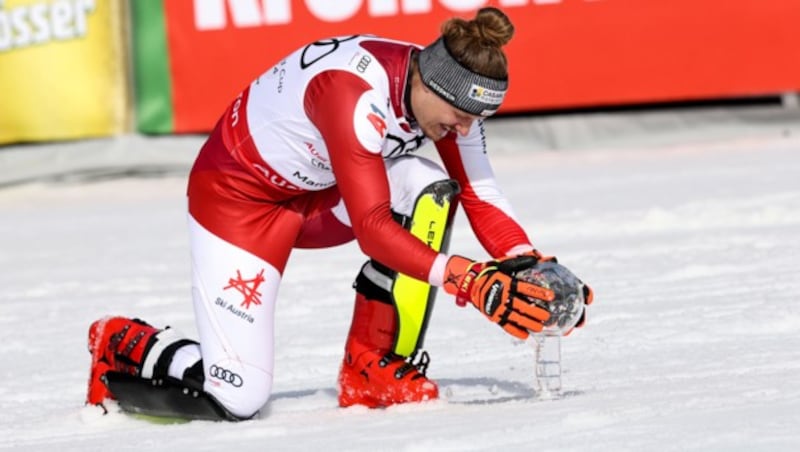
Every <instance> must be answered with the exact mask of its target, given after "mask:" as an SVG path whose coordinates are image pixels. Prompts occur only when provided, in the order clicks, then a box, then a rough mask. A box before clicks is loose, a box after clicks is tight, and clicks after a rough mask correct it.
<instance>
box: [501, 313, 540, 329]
mask: <svg viewBox="0 0 800 452" xmlns="http://www.w3.org/2000/svg"><path fill="white" fill-rule="evenodd" d="M506 322H507V323H511V324H514V325H516V326H517V327H518V328H524V329H528V330H533V331H541V329H542V322H541V321H540V320H538V319H532V318H530V317H528V316H525V315H522V314H520V313H517V312H514V311H511V312H510V313H509V314H508V318H507V320H506Z"/></svg>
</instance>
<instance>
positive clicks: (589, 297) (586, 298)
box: [583, 284, 594, 305]
mask: <svg viewBox="0 0 800 452" xmlns="http://www.w3.org/2000/svg"><path fill="white" fill-rule="evenodd" d="M592 301H594V291H593V290H592V288H591V287H589V286H587V285H586V284H584V285H583V302H584V303H586V304H587V305H590V304H592Z"/></svg>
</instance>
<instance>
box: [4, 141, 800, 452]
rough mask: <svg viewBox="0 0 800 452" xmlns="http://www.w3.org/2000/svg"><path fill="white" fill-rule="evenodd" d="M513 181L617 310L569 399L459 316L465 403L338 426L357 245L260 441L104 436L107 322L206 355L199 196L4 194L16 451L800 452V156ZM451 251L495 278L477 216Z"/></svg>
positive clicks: (528, 220) (727, 154)
mask: <svg viewBox="0 0 800 452" xmlns="http://www.w3.org/2000/svg"><path fill="white" fill-rule="evenodd" d="M198 143H199V141H198ZM490 143H491V142H490ZM494 163H495V170H496V173H497V174H498V175H499V177H500V179H501V180H502V181H503V184H502V185H503V187H504V189H505V190H506V193H507V194H508V196H509V197H510V198H511V200H512V203H513V204H514V205H515V208H516V210H517V213H518V216H519V217H520V220H521V222H522V224H523V225H525V227H526V228H527V230H528V231H529V233H530V235H531V237H532V238H533V239H534V241H535V243H536V245H537V246H538V247H539V248H540V249H541V250H542V251H543V252H545V253H549V254H555V255H557V256H558V257H559V259H560V261H561V263H563V264H565V265H567V266H568V267H570V268H571V269H572V270H573V271H574V272H575V273H576V274H577V275H578V276H580V277H581V278H582V279H584V281H586V282H587V283H589V284H590V285H591V286H592V287H593V288H594V290H595V294H596V302H595V304H593V305H592V306H591V307H590V309H589V321H588V323H587V326H586V327H585V328H583V329H581V330H578V331H576V333H574V334H573V335H571V336H569V337H567V338H565V339H564V340H563V341H562V356H563V357H562V367H563V369H564V375H563V385H564V393H563V397H562V398H560V399H558V400H542V399H540V398H538V397H537V396H536V393H535V392H534V390H533V378H534V362H533V350H532V347H531V344H530V343H523V342H519V341H515V340H514V339H512V338H511V337H510V336H507V335H505V334H504V333H503V332H502V330H500V329H499V328H498V327H496V326H495V325H492V324H490V323H489V322H487V321H486V320H484V319H483V317H482V316H481V315H480V314H479V313H478V312H476V311H475V310H473V309H472V308H464V309H462V308H458V307H456V306H455V305H454V303H453V302H452V299H450V298H449V297H447V296H444V295H440V296H439V299H438V300H437V305H436V309H435V311H434V314H433V318H432V319H431V325H430V329H429V332H428V335H427V341H426V348H427V349H428V350H429V352H430V354H431V356H432V363H431V366H430V368H429V372H428V373H429V376H430V377H432V378H434V379H436V380H437V381H438V382H439V384H440V388H441V392H442V395H443V400H439V401H435V402H430V403H424V404H417V405H408V406H397V407H392V408H389V409H383V410H368V409H362V408H360V407H355V408H348V409H340V408H338V407H337V404H336V390H335V380H336V375H337V370H338V366H339V362H340V360H341V357H342V349H343V343H344V339H345V336H346V333H347V328H348V325H349V320H350V315H351V303H352V300H353V292H352V289H351V288H350V284H351V282H352V280H353V278H354V277H355V274H356V272H357V270H358V268H359V266H360V264H361V263H362V261H363V259H364V258H363V256H362V255H361V253H360V252H359V250H358V248H357V247H356V246H355V245H354V244H350V245H346V246H344V247H339V248H334V249H329V250H321V251H297V252H296V253H295V254H294V255H293V256H292V259H291V262H290V265H289V268H288V270H287V272H286V275H285V282H284V284H283V286H282V288H281V292H280V303H279V304H278V306H277V325H276V332H275V334H276V363H275V384H274V393H273V396H272V399H271V401H270V403H269V404H268V405H267V406H266V407H265V409H264V410H263V412H262V414H261V416H260V417H259V418H257V419H255V420H251V421H247V422H242V423H238V424H231V423H212V422H191V423H186V424H177V425H155V424H152V423H148V422H145V421H142V420H138V419H134V418H130V417H127V416H125V415H123V414H121V413H119V412H117V411H115V410H114V409H113V406H112V410H111V413H109V414H108V415H106V416H103V415H102V414H101V412H100V410H99V409H97V408H96V407H85V406H84V405H83V401H84V397H85V384H86V379H87V376H88V365H89V354H88V353H87V351H86V331H87V328H88V325H89V324H90V322H91V321H92V320H94V319H96V318H98V317H101V316H104V315H107V314H123V315H129V316H139V317H141V318H143V319H145V320H148V321H150V322H151V323H154V324H156V325H158V326H163V325H166V324H169V325H172V326H173V327H175V328H178V329H180V330H182V331H184V332H186V333H188V334H189V335H191V336H194V335H195V330H194V324H193V317H192V309H191V303H190V301H189V292H190V288H189V284H190V281H189V261H188V242H187V237H186V233H185V232H186V231H185V229H186V218H185V213H184V208H185V198H184V190H185V178H184V177H182V176H175V175H168V176H165V177H156V178H124V179H112V180H105V181H103V180H101V181H94V182H91V183H75V182H62V183H48V184H43V183H39V184H27V185H22V186H17V187H12V188H7V189H4V190H2V191H0V212H2V220H1V221H0V270H2V271H0V288H2V290H1V291H0V363H1V364H0V381H2V384H0V449H4V450H14V451H59V452H77V451H91V450H114V451H127V450H136V451H161V450H163V451H170V452H175V451H192V452H198V451H214V452H219V451H227V450H235V451H264V450H298V451H308V450H364V451H376V450H404V451H429V450H452V451H468V450H535V451H549V450H558V451H569V450H576V451H584V450H609V451H621V450H635V451H641V450H651V451H653V450H655V451H672V450H675V451H684V450H703V451H707V450H715V451H745V450H747V451H750V450H758V451H775V450H778V451H781V450H785V451H789V450H800V334H798V330H800V300H798V294H800V278H799V277H798V275H800V257H798V256H800V180H798V179H799V178H798V176H800V139H798V138H796V137H792V136H786V137H773V138H758V139H755V138H754V139H747V140H743V139H736V140H728V141H725V142H702V143H700V142H692V143H686V144H685V145H670V146H662V147H639V148H637V147H636V146H628V147H626V148H625V149H618V150H609V149H595V150H580V151H573V152H561V151H559V152H543V151H537V152H530V153H520V152H517V153H500V154H499V155H497V156H496V158H495V159H494ZM451 250H452V251H453V252H457V253H459V254H464V255H467V256H471V257H474V258H483V257H485V253H484V252H483V250H482V249H481V248H480V246H479V245H478V244H477V242H476V241H475V240H474V239H473V238H472V237H471V235H470V233H469V230H468V227H467V223H466V221H465V219H464V218H463V217H461V216H459V218H458V219H457V224H456V229H455V231H454V234H453V244H452V246H451Z"/></svg>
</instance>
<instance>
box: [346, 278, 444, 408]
mask: <svg viewBox="0 0 800 452" xmlns="http://www.w3.org/2000/svg"><path fill="white" fill-rule="evenodd" d="M396 329H397V322H396V320H395V312H394V306H392V305H390V304H387V303H382V302H379V301H371V300H367V299H366V297H365V296H364V295H362V294H360V293H356V305H355V309H354V311H353V322H352V324H351V325H350V334H349V336H348V338H347V345H346V346H345V356H344V360H343V362H342V367H341V370H340V371H339V406H342V407H348V406H351V405H365V406H368V407H370V408H377V407H386V406H390V405H394V404H398V403H408V402H421V401H425V400H434V399H437V398H438V397H439V388H438V387H437V386H436V383H434V382H433V381H431V380H429V379H428V378H427V377H426V376H425V370H426V368H427V365H428V354H427V353H425V352H423V354H422V356H421V359H420V362H419V363H416V364H414V363H412V362H411V358H404V357H402V356H398V355H396V354H394V353H392V351H391V350H392V347H393V344H394V336H395V332H396Z"/></svg>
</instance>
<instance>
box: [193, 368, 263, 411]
mask: <svg viewBox="0 0 800 452" xmlns="http://www.w3.org/2000/svg"><path fill="white" fill-rule="evenodd" d="M203 367H204V368H205V372H204V373H205V383H204V385H203V389H204V390H205V392H207V393H208V394H210V395H211V396H212V397H214V399H216V400H217V402H219V404H220V405H222V406H223V407H224V408H225V409H226V410H228V411H229V412H230V413H232V414H234V415H236V416H239V417H242V418H249V417H252V416H253V415H255V414H256V413H257V412H258V411H259V410H260V409H261V408H262V407H263V406H264V405H265V404H266V403H267V400H269V396H270V394H271V392H272V375H270V374H268V373H266V372H264V371H263V370H262V369H259V368H257V367H255V366H251V365H246V364H241V363H239V362H235V361H221V362H218V363H211V364H208V365H204V366H203Z"/></svg>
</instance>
